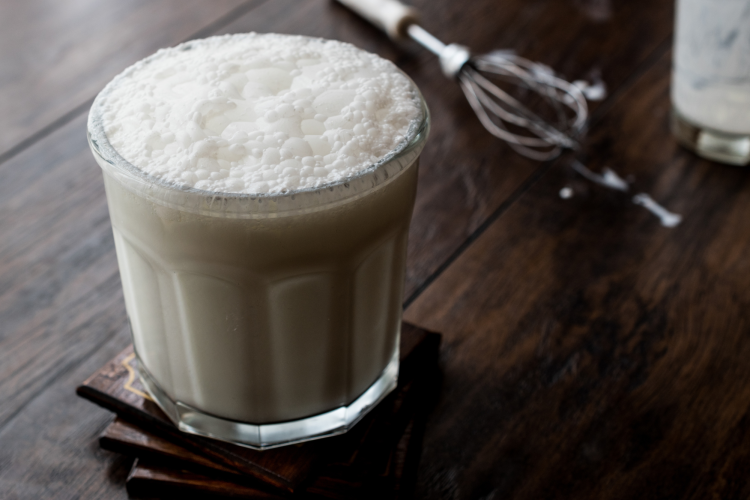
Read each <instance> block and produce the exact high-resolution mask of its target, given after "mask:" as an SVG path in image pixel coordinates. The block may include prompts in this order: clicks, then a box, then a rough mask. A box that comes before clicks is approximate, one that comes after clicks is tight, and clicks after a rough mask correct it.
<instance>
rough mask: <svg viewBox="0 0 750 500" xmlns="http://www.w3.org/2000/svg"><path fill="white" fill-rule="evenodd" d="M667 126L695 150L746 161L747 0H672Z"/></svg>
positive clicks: (749, 87)
mask: <svg viewBox="0 0 750 500" xmlns="http://www.w3.org/2000/svg"><path fill="white" fill-rule="evenodd" d="M675 24H676V26H675V44H674V45H675V47H674V65H673V73H672V110H673V113H672V130H673V133H674V135H675V136H676V138H677V139H678V140H679V142H680V143H682V144H683V145H685V146H687V147H688V148H690V149H692V150H694V151H695V152H696V153H698V154H699V155H701V156H703V157H706V158H709V159H712V160H716V161H720V162H724V163H729V164H733V165H747V164H748V163H750V0H677V15H676V22H675Z"/></svg>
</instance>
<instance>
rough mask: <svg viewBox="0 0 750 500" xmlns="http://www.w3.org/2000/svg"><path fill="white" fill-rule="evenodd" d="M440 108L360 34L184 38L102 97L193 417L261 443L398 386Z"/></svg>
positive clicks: (164, 391) (96, 129)
mask: <svg viewBox="0 0 750 500" xmlns="http://www.w3.org/2000/svg"><path fill="white" fill-rule="evenodd" d="M428 129H429V115H428V111H427V108H426V106H425V104H424V101H423V99H422V97H421V94H420V93H419V90H418V89H417V87H416V86H415V85H414V83H413V82H412V81H411V80H410V79H409V78H408V77H407V76H406V75H404V74H403V73H402V72H401V71H399V70H398V69H397V68H396V67H395V66H394V65H393V64H392V63H390V62H388V61H386V60H384V59H381V58H379V57H378V56H376V55H374V54H370V53H367V52H365V51H362V50H360V49H357V48H355V47H354V46H352V45H349V44H345V43H341V42H336V41H330V40H322V39H315V38H307V37H301V36H287V35H275V34H254V33H250V34H241V35H227V36H221V37H213V38H208V39H204V40H196V41H191V42H187V43H184V44H182V45H179V46H177V47H173V48H170V49H164V50H161V51H159V52H157V53H156V54H154V55H152V56H151V57H148V58H146V59H144V60H142V61H140V62H138V63H136V64H135V65H133V66H131V67H130V68H128V69H126V70H125V71H124V72H123V73H122V74H120V75H119V76H117V77H116V78H115V79H114V80H112V82H110V83H109V84H108V85H107V87H106V88H105V89H104V90H103V91H102V92H101V93H100V94H99V95H98V97H97V98H96V100H95V102H94V104H93V106H92V108H91V112H90V114H89V121H88V136H89V143H90V145H91V149H92V151H93V153H94V157H95V158H96V161H97V162H98V164H99V165H100V166H101V168H102V171H103V173H104V183H105V188H106V193H107V201H108V205H109V212H110V217H111V221H112V229H113V232H114V239H115V247H116V251H117V259H118V264H119V267H120V276H121V278H122V285H123V291H124V296H125V306H126V309H127V313H128V317H129V319H130V324H131V329H132V334H133V343H134V347H135V352H136V355H137V358H138V361H139V369H140V374H141V378H142V380H143V383H144V384H145V386H146V387H147V388H148V391H149V392H150V394H151V396H152V397H153V399H154V400H155V401H156V402H157V403H158V404H159V406H160V407H161V408H162V409H163V410H164V411H165V413H166V414H167V415H168V416H169V418H170V419H171V420H172V421H173V422H174V423H175V425H177V426H178V427H179V428H180V429H181V430H183V431H186V432H190V433H195V434H200V435H204V436H209V437H212V438H216V439H220V440H224V441H229V442H233V443H237V444H241V445H245V446H250V447H253V448H257V449H264V448H270V447H274V446H280V445H285V444H290V443H296V442H301V441H306V440H310V439H315V438H320V437H325V436H330V435H334V434H340V433H343V432H346V430H348V429H349V428H351V427H352V426H353V425H354V424H355V423H356V422H357V421H358V420H359V419H360V418H361V417H362V416H363V415H364V414H365V413H367V411H368V410H369V409H370V408H372V407H373V406H374V405H376V404H377V403H378V402H379V401H380V400H382V399H383V398H384V397H385V396H386V395H387V394H388V393H389V392H390V391H391V390H392V389H393V388H394V387H395V386H396V381H397V377H398V358H399V333H400V325H401V311H402V300H403V287H404V274H405V258H406V243H407V233H408V229H409V222H410V219H411V213H412V209H413V206H414V198H415V193H416V185H417V168H418V163H419V154H420V152H421V150H422V148H423V147H424V143H425V140H426V138H427V134H428Z"/></svg>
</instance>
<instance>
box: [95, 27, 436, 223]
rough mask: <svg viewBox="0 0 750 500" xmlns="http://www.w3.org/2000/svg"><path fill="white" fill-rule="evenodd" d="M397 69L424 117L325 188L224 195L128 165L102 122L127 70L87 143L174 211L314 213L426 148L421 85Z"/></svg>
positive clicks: (142, 192) (138, 190) (136, 188)
mask: <svg viewBox="0 0 750 500" xmlns="http://www.w3.org/2000/svg"><path fill="white" fill-rule="evenodd" d="M307 38H312V37H307ZM150 57H153V56H150ZM148 59H149V58H146V59H144V60H148ZM396 70H397V71H398V72H399V73H400V74H401V75H403V76H404V77H405V78H407V79H408V80H409V82H410V83H411V85H412V88H413V90H414V97H415V100H417V101H418V105H419V116H417V117H415V118H414V119H413V120H412V122H411V124H410V126H409V129H408V130H407V133H406V134H405V137H404V139H403V140H402V141H401V142H400V143H399V144H398V145H397V146H396V147H395V148H394V149H392V150H391V151H389V152H388V153H386V154H385V155H384V156H383V157H381V158H380V159H379V160H378V161H377V162H375V163H372V164H371V165H369V166H367V167H365V168H363V169H361V170H360V171H358V172H356V173H354V174H352V175H350V176H347V177H344V178H342V179H339V180H336V181H332V182H329V183H325V184H322V185H320V186H315V187H309V188H303V189H299V190H294V191H288V192H280V193H231V192H219V191H208V190H203V189H197V188H194V187H190V186H186V185H181V184H179V183H176V182H169V181H165V180H164V179H160V178H158V177H156V176H154V175H151V174H149V173H147V172H145V171H143V170H141V169H140V168H138V167H137V166H135V165H133V164H132V163H130V162H129V161H127V160H126V159H125V158H124V157H123V156H122V155H120V153H119V152H118V151H117V150H116V149H115V148H114V147H113V146H112V145H111V143H110V142H109V139H108V137H107V135H106V132H105V128H104V122H103V118H102V106H103V103H104V101H105V100H106V98H107V96H108V94H109V93H110V92H111V91H112V89H113V88H114V87H115V86H116V85H117V83H118V81H119V79H120V78H122V77H123V75H124V73H126V72H127V69H126V70H125V71H124V72H123V73H121V74H120V75H118V76H116V77H115V78H114V79H113V80H112V81H110V82H109V83H108V84H107V86H106V87H105V88H104V89H103V90H102V91H101V92H100V93H99V94H98V95H97V96H96V99H95V100H94V103H93V104H92V106H91V109H90V111H89V115H88V123H87V136H88V142H89V146H90V147H91V150H92V152H93V153H94V158H95V159H96V161H97V163H98V164H99V166H100V167H101V168H102V170H103V171H104V173H105V175H110V176H112V177H114V178H115V179H117V180H118V181H119V182H120V183H121V184H123V185H124V186H125V187H126V188H128V189H129V190H130V191H132V192H134V193H135V194H137V195H139V196H143V197H145V198H147V199H149V201H152V202H155V203H158V204H160V205H165V206H168V207H170V208H175V209H178V210H184V211H188V212H193V213H201V214H205V215H221V216H224V217H241V218H246V217H249V218H256V217H269V216H281V215H286V214H291V213H297V212H299V211H300V210H301V211H305V212H310V211H317V210H321V209H328V208H330V207H331V206H332V205H338V204H342V203H348V202H350V201H353V200H354V199H356V198H359V197H361V196H362V195H364V194H365V193H368V192H370V191H371V190H372V189H374V188H378V187H380V186H384V185H385V184H388V183H390V182H391V181H392V180H393V179H394V178H395V177H397V176H398V174H400V173H401V172H402V171H404V170H406V167H408V166H409V165H411V164H412V163H414V161H415V160H416V159H417V157H418V156H419V154H420V153H421V151H422V149H423V148H424V143H425V141H426V139H427V136H428V134H429V128H430V123H429V122H430V119H429V117H430V114H429V109H428V107H427V104H426V103H425V101H424V98H423V96H422V94H421V92H420V91H419V88H418V87H417V85H416V84H415V83H414V82H413V81H412V80H411V78H409V76H408V75H406V74H405V73H404V72H403V71H401V70H400V69H399V68H396Z"/></svg>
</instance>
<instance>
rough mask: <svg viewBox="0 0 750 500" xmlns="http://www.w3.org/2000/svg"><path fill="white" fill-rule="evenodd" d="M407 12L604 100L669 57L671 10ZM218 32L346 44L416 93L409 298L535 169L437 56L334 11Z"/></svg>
mask: <svg viewBox="0 0 750 500" xmlns="http://www.w3.org/2000/svg"><path fill="white" fill-rule="evenodd" d="M413 3H414V4H415V6H416V7H417V8H418V9H420V12H421V14H422V24H423V26H424V27H425V28H426V29H428V30H430V31H432V32H433V33H434V34H435V35H436V36H438V37H439V38H441V39H443V40H444V41H445V42H457V43H462V44H464V45H467V46H468V47H471V48H472V49H474V50H475V51H476V52H477V53H482V52H488V51H491V50H495V49H499V48H512V49H515V50H517V51H519V53H521V55H524V56H526V57H529V58H530V59H532V60H538V61H541V62H543V63H545V64H548V65H550V66H551V67H553V68H555V69H556V70H558V71H560V72H561V73H563V74H564V75H565V76H567V77H568V78H570V79H578V78H584V77H587V75H588V74H590V73H591V72H592V71H599V72H601V73H602V75H603V77H604V79H605V81H606V83H607V85H608V86H609V88H610V92H615V91H616V90H617V89H618V88H620V86H622V85H623V84H624V83H626V82H628V81H629V78H630V77H631V76H632V75H633V74H634V73H635V72H637V71H639V69H638V68H639V67H640V65H641V64H643V63H644V62H645V61H647V60H648V59H649V57H652V56H653V54H654V53H655V52H657V53H660V52H663V51H664V50H666V48H667V46H668V44H669V41H670V40H671V36H672V35H671V33H672V23H673V19H672V15H673V2H670V1H666V0H662V1H659V2H648V1H645V0H638V1H630V2H623V3H619V4H617V5H612V6H611V8H610V9H602V8H599V9H598V10H597V8H596V6H595V5H594V4H599V3H600V2H592V1H589V0H582V1H577V2H557V1H552V0H532V1H529V0H506V1H504V2H502V3H501V4H499V3H498V2H496V1H494V0H474V1H472V2H470V3H466V2H448V1H442V2H435V1H427V0H420V1H416V2H413ZM606 5H610V4H609V2H607V3H606ZM290 12H294V14H295V15H290ZM622 27H627V29H625V28H622ZM224 31H226V32H242V31H278V32H281V33H297V34H303V35H310V36H320V37H325V38H334V39H339V40H343V41H346V42H350V43H353V44H354V45H357V46H358V47H362V48H364V49H366V50H369V51H371V52H375V53H377V54H379V55H381V56H383V57H385V58H388V59H391V60H393V61H394V62H396V64H397V65H398V66H399V67H401V68H402V69H403V70H404V71H405V72H406V73H407V74H408V75H409V76H410V77H411V78H412V79H413V80H414V81H415V82H416V83H417V85H418V86H419V88H420V89H421V90H422V93H423V94H424V96H425V99H426V101H427V103H428V105H429V106H430V109H431V112H432V131H431V133H430V139H429V142H428V145H427V147H426V149H425V150H424V152H423V154H422V163H421V164H420V174H419V188H418V189H419V192H418V195H417V203H416V208H415V211H414V218H413V221H412V229H411V232H410V234H409V261H408V266H407V283H406V296H407V297H408V296H409V295H410V294H411V293H412V292H414V291H415V290H417V289H418V288H419V287H420V286H421V285H422V284H423V283H424V281H425V279H427V278H428V277H429V276H430V275H431V274H432V273H433V272H435V271H436V269H438V267H439V266H440V265H441V264H442V263H443V262H444V261H445V259H446V258H448V256H450V255H451V253H453V252H454V251H455V250H456V249H457V248H458V247H459V246H460V245H461V244H462V243H463V241H464V240H465V239H466V238H467V236H469V235H470V234H471V233H472V232H473V231H474V230H475V229H476V228H477V227H479V226H480V225H481V224H482V223H483V222H484V220H485V219H486V218H487V217H488V216H489V215H490V214H492V213H493V212H494V211H495V210H496V209H497V208H498V207H499V206H500V205H501V204H502V203H503V202H504V201H505V200H507V199H508V197H509V196H511V194H512V193H513V192H514V191H515V190H516V189H518V188H519V186H522V185H523V184H524V182H526V181H527V180H529V177H530V176H531V175H532V173H533V172H534V171H535V170H536V169H537V168H538V167H539V164H538V163H537V162H534V161H531V160H527V159H526V158H523V157H520V156H518V155H517V154H516V153H514V152H513V151H512V150H511V149H510V148H509V147H507V146H506V145H505V144H504V143H502V142H501V141H499V140H498V139H496V138H495V137H494V136H492V135H490V134H489V133H488V132H487V131H486V130H484V128H482V125H481V124H480V123H479V121H478V120H477V118H476V117H475V116H474V114H473V111H472V110H471V108H470V106H469V105H468V103H467V102H466V99H465V98H464V95H463V94H462V93H461V90H460V89H459V87H458V85H457V84H454V83H452V82H450V81H448V80H446V79H445V77H444V76H443V75H442V73H441V70H440V67H439V64H438V62H437V60H436V58H435V56H433V55H432V54H430V53H428V52H427V51H426V50H423V49H419V48H417V47H415V46H413V45H410V46H407V47H403V48H400V47H397V46H396V45H394V44H393V43H392V42H390V41H389V40H388V38H387V37H386V36H385V35H384V34H383V33H381V32H379V31H378V30H377V29H376V28H374V27H372V26H370V25H369V24H367V23H366V22H365V21H363V20H362V19H360V18H359V17H357V16H356V15H355V14H352V13H351V12H349V11H348V10H346V9H345V8H344V7H342V6H341V5H339V4H338V3H336V2H333V1H330V0H312V1H308V2H305V3H303V4H300V2H297V1H296V0H274V1H273V2H268V3H266V4H264V5H262V6H260V7H258V8H257V9H256V10H253V12H252V13H250V14H247V15H245V16H243V17H241V18H239V19H237V21H236V22H234V23H232V24H230V25H228V26H227V27H226V28H225V29H224ZM593 108H594V110H595V109H597V108H598V104H597V103H594V104H593Z"/></svg>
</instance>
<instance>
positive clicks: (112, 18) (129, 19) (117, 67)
mask: <svg viewBox="0 0 750 500" xmlns="http://www.w3.org/2000/svg"><path fill="white" fill-rule="evenodd" d="M255 3H260V2H259V1H258V2H255ZM246 5H247V6H251V4H250V3H248V1H247V0H244V1H243V0H218V1H213V2H210V3H208V2H202V1H200V0H159V1H156V2H152V1H146V0H130V1H127V2H109V1H106V0H67V1H65V2H46V1H42V0H26V1H23V2H3V5H2V7H0V12H1V15H0V61H2V65H0V130H2V131H3V133H2V134H0V158H2V157H3V153H6V152H8V151H9V150H11V149H12V148H13V147H14V146H17V145H18V144H19V143H23V142H24V141H25V140H28V139H29V138H33V136H34V135H35V134H38V133H39V132H40V131H43V130H44V129H45V128H46V127H48V126H50V125H51V124H53V123H55V122H56V121H59V120H61V119H62V120H65V119H66V115H68V114H69V113H70V112H71V111H74V112H75V113H76V114H81V113H83V112H84V110H83V109H79V108H80V106H81V105H85V104H86V103H88V102H89V101H90V100H91V99H92V98H93V97H94V95H96V93H97V92H99V90H101V88H102V87H103V86H104V85H105V84H106V83H107V82H108V81H109V80H111V79H112V77H114V76H115V75H116V74H117V73H119V72H120V71H122V70H123V69H124V68H125V67H126V66H129V65H130V64H132V63H134V62H135V61H137V60H138V59H141V58H143V57H145V56H147V55H149V54H151V53H152V52H155V51H156V50H157V49H159V48H161V47H165V46H169V45H174V44H176V43H178V42H181V41H183V40H185V39H187V38H189V37H191V36H193V35H195V34H197V33H199V32H200V31H201V30H202V29H203V28H206V27H209V26H211V24H212V23H216V22H217V21H220V20H221V19H222V18H223V17H224V16H227V15H239V14H241V13H244V12H245V11H246V10H247V7H245V6H246Z"/></svg>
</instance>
